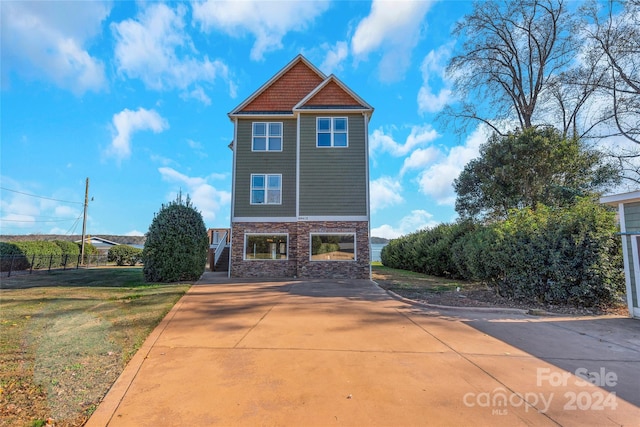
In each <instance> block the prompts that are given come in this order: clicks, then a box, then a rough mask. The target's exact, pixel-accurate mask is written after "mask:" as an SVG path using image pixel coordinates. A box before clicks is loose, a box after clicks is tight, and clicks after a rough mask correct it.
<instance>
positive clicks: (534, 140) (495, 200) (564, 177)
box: [454, 127, 620, 221]
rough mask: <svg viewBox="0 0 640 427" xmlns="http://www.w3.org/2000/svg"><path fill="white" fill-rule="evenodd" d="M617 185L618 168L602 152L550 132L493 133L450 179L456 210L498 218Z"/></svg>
mask: <svg viewBox="0 0 640 427" xmlns="http://www.w3.org/2000/svg"><path fill="white" fill-rule="evenodd" d="M619 181H620V175H619V169H618V168H617V167H616V166H614V165H612V164H610V163H607V162H606V161H605V159H604V156H603V155H602V154H601V153H599V152H597V151H595V150H590V149H588V148H586V147H584V146H583V145H582V144H581V143H580V141H579V140H577V139H575V138H564V137H562V135H561V134H560V132H558V131H557V130H555V129H553V128H550V127H546V128H540V129H537V128H528V129H525V130H524V131H518V132H512V133H509V134H507V135H506V136H500V135H496V134H494V135H493V136H492V137H491V138H490V139H489V141H488V142H487V143H486V144H484V145H482V146H481V147H480V157H479V158H477V159H474V160H472V161H471V162H469V163H468V164H467V165H466V166H465V168H464V170H463V171H462V172H461V173H460V176H459V177H458V178H457V179H456V180H455V181H454V188H455V191H456V194H457V198H456V211H457V212H458V214H459V215H460V216H461V217H462V218H471V219H483V220H489V221H491V220H497V219H502V218H506V217H507V214H508V213H509V211H510V210H511V209H514V208H527V207H529V208H534V209H535V207H536V206H537V205H538V204H544V205H547V206H551V207H554V206H567V205H571V204H572V203H574V201H575V200H576V197H579V196H588V195H594V194H598V193H599V192H601V191H602V190H604V189H606V188H607V187H608V186H610V185H612V184H615V183H618V182H619Z"/></svg>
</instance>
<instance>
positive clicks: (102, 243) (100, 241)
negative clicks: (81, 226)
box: [75, 236, 120, 248]
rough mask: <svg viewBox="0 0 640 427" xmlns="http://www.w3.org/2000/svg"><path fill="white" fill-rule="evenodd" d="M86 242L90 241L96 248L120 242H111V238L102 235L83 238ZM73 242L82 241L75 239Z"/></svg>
mask: <svg viewBox="0 0 640 427" xmlns="http://www.w3.org/2000/svg"><path fill="white" fill-rule="evenodd" d="M85 241H86V242H87V243H91V244H92V245H93V246H95V247H97V248H108V247H111V246H116V245H119V244H120V243H116V242H112V241H111V240H107V239H103V238H102V237H96V236H92V237H90V238H85ZM75 243H82V239H80V240H76V241H75Z"/></svg>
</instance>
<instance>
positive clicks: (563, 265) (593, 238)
mask: <svg viewBox="0 0 640 427" xmlns="http://www.w3.org/2000/svg"><path fill="white" fill-rule="evenodd" d="M616 231H617V227H616V224H615V213H613V212H612V211H610V210H608V209H607V208H605V207H603V206H601V205H600V204H598V203H596V202H594V201H592V200H590V199H588V198H585V199H581V200H579V201H578V202H577V203H576V204H575V205H574V206H572V207H569V208H555V209H552V208H548V207H545V206H538V207H537V209H535V210H534V209H530V208H527V209H521V210H515V211H512V212H511V213H510V215H509V216H508V218H507V219H506V220H504V221H501V222H498V223H495V224H491V225H484V226H478V225H476V226H473V225H470V224H468V223H457V224H443V225H440V226H438V227H435V228H433V229H430V230H423V231H419V232H416V233H412V234H411V235H408V236H404V237H401V238H399V239H394V240H392V241H391V242H389V244H388V245H387V246H385V247H384V248H383V250H382V253H381V259H382V263H383V264H384V265H386V266H389V267H392V268H401V269H405V270H412V271H417V272H421V273H426V274H431V275H436V276H447V277H461V278H465V279H469V280H478V281H481V282H484V283H487V284H488V285H490V286H492V287H494V289H496V291H497V292H498V293H499V294H501V295H503V296H509V297H512V298H515V299H520V300H536V301H539V302H542V303H549V304H567V303H568V304H573V305H578V306H586V307H591V306H599V305H606V304H610V303H611V302H613V301H614V300H615V299H616V298H617V296H618V295H619V294H620V293H621V292H623V291H624V278H623V270H622V250H621V244H620V239H619V237H618V236H616Z"/></svg>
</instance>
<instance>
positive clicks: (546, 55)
mask: <svg viewBox="0 0 640 427" xmlns="http://www.w3.org/2000/svg"><path fill="white" fill-rule="evenodd" d="M573 25H574V19H573V18H572V16H571V14H569V13H568V12H567V10H566V8H565V5H564V3H563V1H562V0H524V1H514V0H506V1H496V0H491V1H486V2H478V3H476V4H475V5H474V9H473V11H472V13H471V14H469V15H467V16H466V17H465V18H464V19H463V20H462V21H461V22H460V23H459V24H458V25H457V26H456V28H455V29H454V36H456V37H459V38H462V39H463V40H464V42H463V45H462V53H460V54H459V55H457V56H454V57H453V58H452V59H451V61H450V63H449V65H448V69H447V72H448V74H449V75H450V76H451V78H452V80H453V82H454V88H455V90H456V91H457V92H458V93H459V94H460V95H461V98H463V99H464V101H463V102H462V103H461V104H460V105H457V106H450V107H448V108H447V109H446V110H445V111H444V115H445V116H446V117H448V118H449V119H452V120H453V121H454V123H455V124H454V126H455V127H456V130H460V129H464V128H465V127H466V125H468V124H469V122H472V121H480V122H483V123H485V124H487V125H488V126H489V127H491V128H492V129H493V130H494V131H495V132H496V133H498V134H500V135H504V134H505V132H506V130H507V129H505V126H504V125H503V124H502V123H505V122H504V120H505V119H511V120H513V119H516V120H517V123H518V124H519V127H520V128H521V129H527V128H530V127H533V126H534V125H536V124H548V121H547V120H544V114H545V113H548V111H545V110H546V108H544V106H541V105H542V104H544V103H545V102H546V101H549V100H552V99H555V100H556V101H558V100H560V101H561V104H560V105H562V106H563V107H564V110H563V112H564V121H565V124H564V127H565V129H567V132H568V129H572V128H574V126H575V125H574V122H575V118H576V116H577V111H578V109H579V108H580V106H581V105H583V104H584V99H585V97H588V96H589V93H587V92H584V93H581V94H580V93H579V92H576V94H578V95H579V96H577V98H576V97H574V98H575V99H573V98H572V99H570V98H569V96H568V93H567V91H566V90H565V89H561V86H560V83H561V81H560V80H559V76H560V75H561V74H562V73H563V72H565V71H567V70H568V69H569V68H570V65H571V61H572V60H573V59H574V58H575V54H576V52H577V47H578V46H577V43H576V41H575V39H574V37H573V35H574V31H573ZM554 91H555V92H554ZM570 103H571V104H572V105H569V104H570ZM478 107H482V110H483V111H488V113H485V114H488V115H483V114H481V113H480V112H479V109H478ZM486 107H488V108H486ZM538 117H540V118H541V120H538Z"/></svg>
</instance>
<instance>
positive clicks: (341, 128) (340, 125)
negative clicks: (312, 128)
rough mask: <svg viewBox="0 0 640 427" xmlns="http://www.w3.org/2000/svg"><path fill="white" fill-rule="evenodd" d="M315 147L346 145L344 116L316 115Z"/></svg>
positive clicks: (347, 142)
mask: <svg viewBox="0 0 640 427" xmlns="http://www.w3.org/2000/svg"><path fill="white" fill-rule="evenodd" d="M316 133H317V141H316V146H317V147H348V146H349V140H348V138H347V118H346V117H318V118H317V120H316Z"/></svg>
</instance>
